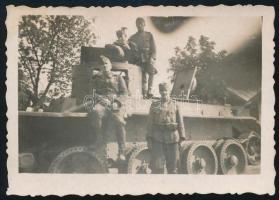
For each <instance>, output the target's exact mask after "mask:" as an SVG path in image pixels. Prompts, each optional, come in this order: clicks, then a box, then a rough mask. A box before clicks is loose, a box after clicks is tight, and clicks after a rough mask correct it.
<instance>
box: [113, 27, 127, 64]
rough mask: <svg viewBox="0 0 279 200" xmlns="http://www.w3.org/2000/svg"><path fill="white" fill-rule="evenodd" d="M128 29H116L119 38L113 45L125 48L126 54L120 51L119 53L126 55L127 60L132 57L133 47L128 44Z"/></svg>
mask: <svg viewBox="0 0 279 200" xmlns="http://www.w3.org/2000/svg"><path fill="white" fill-rule="evenodd" d="M126 29H127V28H125V27H122V28H121V30H118V31H116V36H117V40H116V41H115V42H114V43H113V45H116V47H120V48H121V49H122V50H123V52H124V54H123V53H119V55H121V56H122V57H124V58H125V59H126V60H129V58H130V57H131V55H130V54H131V49H130V46H129V44H128V40H127V35H126Z"/></svg>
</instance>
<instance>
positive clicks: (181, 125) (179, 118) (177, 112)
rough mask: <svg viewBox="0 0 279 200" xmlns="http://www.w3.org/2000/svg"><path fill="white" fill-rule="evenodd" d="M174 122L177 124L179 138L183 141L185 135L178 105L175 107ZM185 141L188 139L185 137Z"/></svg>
mask: <svg viewBox="0 0 279 200" xmlns="http://www.w3.org/2000/svg"><path fill="white" fill-rule="evenodd" d="M176 122H177V128H178V133H179V137H180V139H182V140H185V139H186V135H185V127H184V121H183V116H182V115H181V111H180V108H179V106H178V105H177V106H176ZM187 139H188V137H187Z"/></svg>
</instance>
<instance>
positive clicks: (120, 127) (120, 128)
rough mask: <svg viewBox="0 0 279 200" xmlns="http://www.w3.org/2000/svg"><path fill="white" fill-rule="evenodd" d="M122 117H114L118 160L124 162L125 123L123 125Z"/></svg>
mask: <svg viewBox="0 0 279 200" xmlns="http://www.w3.org/2000/svg"><path fill="white" fill-rule="evenodd" d="M123 120H124V119H123V118H122V117H116V121H115V124H116V138H117V143H118V160H120V161H125V160H126V156H125V150H126V129H125V123H123Z"/></svg>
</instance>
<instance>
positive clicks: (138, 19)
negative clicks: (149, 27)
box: [136, 17, 145, 24]
mask: <svg viewBox="0 0 279 200" xmlns="http://www.w3.org/2000/svg"><path fill="white" fill-rule="evenodd" d="M140 22H144V23H145V21H144V19H143V18H142V17H138V18H137V19H136V24H138V23H140Z"/></svg>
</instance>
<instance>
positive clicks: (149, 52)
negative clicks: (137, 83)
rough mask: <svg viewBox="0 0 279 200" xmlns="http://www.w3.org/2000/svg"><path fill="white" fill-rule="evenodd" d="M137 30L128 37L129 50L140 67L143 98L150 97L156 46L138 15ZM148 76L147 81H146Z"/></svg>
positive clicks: (154, 72)
mask: <svg viewBox="0 0 279 200" xmlns="http://www.w3.org/2000/svg"><path fill="white" fill-rule="evenodd" d="M136 26H137V29H138V32H137V33H135V34H134V35H132V36H131V37H130V38H129V43H131V44H133V45H130V47H131V52H132V54H133V57H134V60H135V62H134V63H133V64H137V65H139V66H140V67H141V68H142V93H143V97H144V98H150V97H152V96H153V95H152V86H153V76H154V74H156V73H157V70H156V69H155V66H154V65H155V60H156V46H155V41H154V38H153V35H152V33H150V32H147V31H144V27H145V21H144V19H143V18H141V17H139V18H137V19H136ZM147 77H148V81H147Z"/></svg>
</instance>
